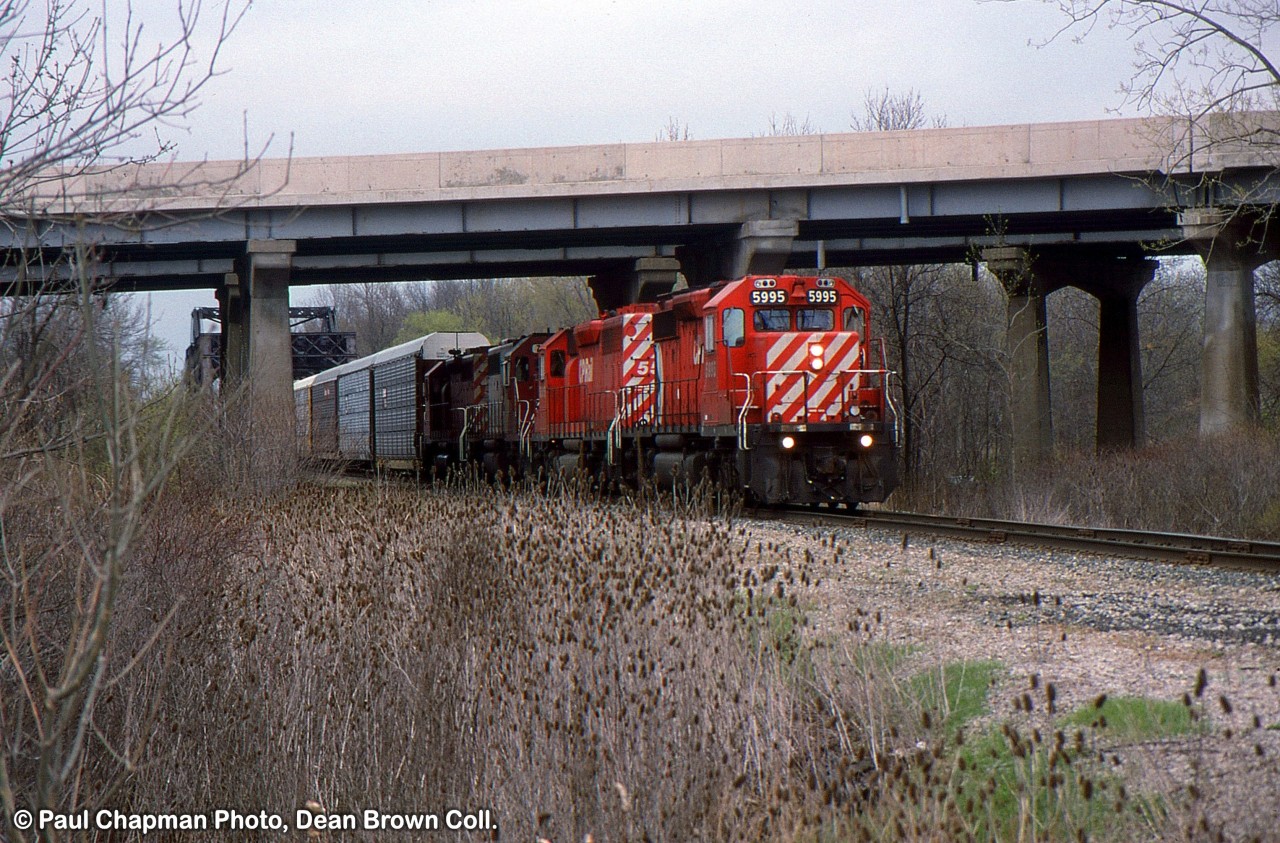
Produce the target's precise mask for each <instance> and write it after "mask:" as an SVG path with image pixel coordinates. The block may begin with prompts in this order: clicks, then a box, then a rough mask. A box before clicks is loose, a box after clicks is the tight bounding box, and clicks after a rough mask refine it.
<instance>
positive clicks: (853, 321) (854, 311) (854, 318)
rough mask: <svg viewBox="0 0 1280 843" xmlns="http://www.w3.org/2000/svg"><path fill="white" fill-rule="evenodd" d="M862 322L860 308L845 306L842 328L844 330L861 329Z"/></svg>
mask: <svg viewBox="0 0 1280 843" xmlns="http://www.w3.org/2000/svg"><path fill="white" fill-rule="evenodd" d="M862 322H863V317H862V308H860V307H846V308H845V309H844V329H845V330H846V331H861V330H862Z"/></svg>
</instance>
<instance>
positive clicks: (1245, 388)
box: [1178, 208, 1278, 436]
mask: <svg viewBox="0 0 1280 843" xmlns="http://www.w3.org/2000/svg"><path fill="white" fill-rule="evenodd" d="M1178 222H1179V224H1180V225H1181V226H1182V232H1183V234H1184V236H1185V237H1186V238H1187V240H1188V241H1190V242H1191V243H1192V244H1193V245H1194V246H1195V247H1196V250H1197V251H1198V252H1199V253H1200V256H1201V258H1202V259H1203V260H1204V264H1205V270H1206V277H1205V301H1204V348H1203V350H1202V352H1201V357H1200V361H1201V363H1200V366H1201V373H1200V434H1201V435H1202V436H1205V435H1211V434H1215V433H1222V432H1225V431H1228V430H1233V429H1237V428H1242V427H1247V426H1249V425H1253V424H1256V423H1257V422H1258V420H1259V416H1260V403H1259V401H1260V399H1259V396H1258V327H1257V315H1256V312H1255V309H1254V290H1253V271H1254V270H1255V269H1257V268H1258V267H1259V266H1261V265H1262V264H1264V263H1266V262H1267V261H1270V260H1273V259H1274V258H1275V257H1277V254H1278V249H1277V245H1278V244H1277V242H1276V237H1275V235H1274V234H1270V233H1265V234H1264V233H1263V232H1264V231H1266V230H1267V229H1273V228H1274V226H1265V225H1261V224H1254V221H1253V220H1250V219H1241V218H1240V216H1239V215H1238V214H1232V213H1230V212H1228V211H1225V210H1222V209H1219V208H1192V209H1190V210H1187V211H1184V212H1183V213H1182V214H1180V215H1179V217H1178Z"/></svg>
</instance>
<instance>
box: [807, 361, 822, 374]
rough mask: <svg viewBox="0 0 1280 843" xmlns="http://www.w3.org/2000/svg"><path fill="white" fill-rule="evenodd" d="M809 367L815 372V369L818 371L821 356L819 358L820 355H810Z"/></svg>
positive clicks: (820, 366)
mask: <svg viewBox="0 0 1280 843" xmlns="http://www.w3.org/2000/svg"><path fill="white" fill-rule="evenodd" d="M809 368H810V369H813V370H814V371H815V372H816V371H818V370H819V369H821V368H822V358H821V357H810V358H809Z"/></svg>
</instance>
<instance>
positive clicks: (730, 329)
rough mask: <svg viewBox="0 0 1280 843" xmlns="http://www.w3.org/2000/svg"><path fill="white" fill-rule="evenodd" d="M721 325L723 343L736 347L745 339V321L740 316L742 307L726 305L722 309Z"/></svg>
mask: <svg viewBox="0 0 1280 843" xmlns="http://www.w3.org/2000/svg"><path fill="white" fill-rule="evenodd" d="M721 319H722V321H721V326H722V327H723V329H724V344H725V345H727V346H729V347H730V348H737V347H738V346H740V345H742V343H743V342H745V341H746V334H747V331H746V322H745V321H744V319H743V316H742V308H740V307H727V308H725V310H724V316H723V317H721Z"/></svg>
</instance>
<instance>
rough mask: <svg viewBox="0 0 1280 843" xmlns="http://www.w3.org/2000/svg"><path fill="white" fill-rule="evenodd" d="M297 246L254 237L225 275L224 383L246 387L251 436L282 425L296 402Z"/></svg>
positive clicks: (222, 301) (220, 292) (221, 300)
mask: <svg viewBox="0 0 1280 843" xmlns="http://www.w3.org/2000/svg"><path fill="white" fill-rule="evenodd" d="M294 248H295V243H294V241H292V240H250V241H249V243H248V244H247V247H246V249H245V253H244V255H242V256H241V257H240V258H239V259H237V261H236V271H235V272H232V273H228V274H227V275H226V276H225V278H224V282H223V286H222V288H221V289H219V290H218V291H217V296H218V304H219V305H220V307H221V310H222V355H223V358H222V372H223V388H224V390H226V391H227V392H226V394H231V392H232V391H235V390H243V393H242V395H240V398H239V400H241V401H242V402H243V404H242V405H241V406H242V407H243V408H244V409H245V410H247V414H246V416H245V418H246V419H247V422H248V427H247V435H249V436H251V437H254V434H255V432H263V431H274V430H276V429H277V428H279V426H280V425H281V424H282V420H283V421H286V422H287V421H288V418H289V417H290V415H291V411H292V407H293V348H292V344H291V339H290V336H289V275H290V270H291V269H292V266H293V252H294ZM284 429H286V430H292V426H291V425H286V427H285V428H284ZM254 438H263V439H266V438H270V437H269V436H266V437H254Z"/></svg>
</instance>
